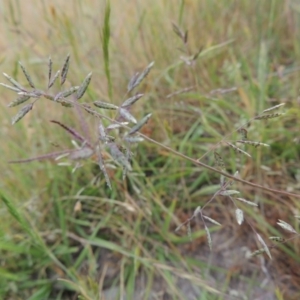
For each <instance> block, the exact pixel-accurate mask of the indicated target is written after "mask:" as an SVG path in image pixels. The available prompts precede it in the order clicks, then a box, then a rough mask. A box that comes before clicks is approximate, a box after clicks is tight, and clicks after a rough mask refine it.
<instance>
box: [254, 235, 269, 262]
mask: <svg viewBox="0 0 300 300" xmlns="http://www.w3.org/2000/svg"><path fill="white" fill-rule="evenodd" d="M256 235H257V238H258V240H259V242H260V243H261V244H262V246H263V248H264V250H265V252H266V253H267V254H268V256H269V257H270V259H272V256H271V252H270V250H269V248H268V246H267V245H266V243H265V241H264V240H263V239H262V237H261V236H260V235H259V234H258V233H257V234H256Z"/></svg>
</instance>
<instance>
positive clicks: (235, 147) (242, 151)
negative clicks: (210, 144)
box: [225, 142, 251, 157]
mask: <svg viewBox="0 0 300 300" xmlns="http://www.w3.org/2000/svg"><path fill="white" fill-rule="evenodd" d="M225 143H226V144H227V145H228V146H229V147H231V148H232V149H233V150H234V151H235V152H238V153H241V154H244V155H247V156H249V157H251V155H250V154H249V153H247V152H246V151H244V150H242V149H240V148H238V147H237V146H235V145H233V144H231V143H229V142H225Z"/></svg>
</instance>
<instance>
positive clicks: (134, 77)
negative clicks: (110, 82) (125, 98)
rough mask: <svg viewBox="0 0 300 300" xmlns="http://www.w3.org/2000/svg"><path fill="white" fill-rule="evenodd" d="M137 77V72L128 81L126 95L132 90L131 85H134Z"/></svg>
mask: <svg viewBox="0 0 300 300" xmlns="http://www.w3.org/2000/svg"><path fill="white" fill-rule="evenodd" d="M139 75H140V73H139V72H137V73H135V74H134V75H133V76H132V77H131V79H130V81H129V83H128V85H127V92H128V93H129V92H130V91H131V90H132V89H133V85H134V83H135V82H136V80H137V78H138V76H139Z"/></svg>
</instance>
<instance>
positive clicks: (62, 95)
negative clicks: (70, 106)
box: [54, 86, 79, 101]
mask: <svg viewBox="0 0 300 300" xmlns="http://www.w3.org/2000/svg"><path fill="white" fill-rule="evenodd" d="M78 89H79V86H72V87H70V88H69V89H67V90H65V91H62V92H60V93H58V94H57V95H56V96H55V97H54V101H57V100H58V99H61V98H67V97H69V96H71V95H72V94H74V93H75V92H76V91H77V90H78Z"/></svg>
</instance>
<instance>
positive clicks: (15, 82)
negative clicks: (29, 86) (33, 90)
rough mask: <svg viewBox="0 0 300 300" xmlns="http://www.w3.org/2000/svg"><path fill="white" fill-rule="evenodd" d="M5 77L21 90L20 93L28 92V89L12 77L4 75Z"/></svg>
mask: <svg viewBox="0 0 300 300" xmlns="http://www.w3.org/2000/svg"><path fill="white" fill-rule="evenodd" d="M3 75H4V77H5V78H6V79H7V80H8V81H9V82H10V83H11V84H12V85H13V86H14V87H16V88H17V89H19V90H20V91H26V89H25V88H24V87H23V86H22V85H21V84H20V83H19V82H17V81H16V80H14V79H13V78H12V77H10V76H9V75H7V74H6V73H3Z"/></svg>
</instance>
